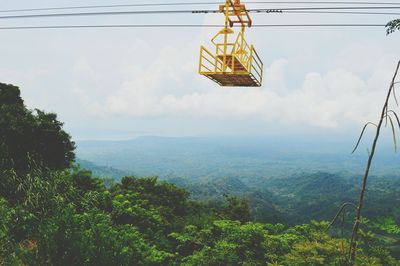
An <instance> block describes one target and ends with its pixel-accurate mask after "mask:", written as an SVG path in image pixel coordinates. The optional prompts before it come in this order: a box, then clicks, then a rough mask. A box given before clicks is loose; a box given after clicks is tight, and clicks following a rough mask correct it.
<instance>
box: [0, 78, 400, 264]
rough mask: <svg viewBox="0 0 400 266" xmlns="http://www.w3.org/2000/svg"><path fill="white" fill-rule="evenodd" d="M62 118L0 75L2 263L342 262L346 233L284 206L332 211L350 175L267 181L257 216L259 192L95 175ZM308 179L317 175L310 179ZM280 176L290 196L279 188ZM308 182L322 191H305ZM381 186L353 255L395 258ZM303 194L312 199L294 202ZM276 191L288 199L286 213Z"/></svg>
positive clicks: (374, 260)
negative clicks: (28, 101) (33, 106)
mask: <svg viewBox="0 0 400 266" xmlns="http://www.w3.org/2000/svg"><path fill="white" fill-rule="evenodd" d="M62 126H63V124H62V123H61V122H60V121H58V120H57V116H56V115H55V114H52V113H46V112H43V111H39V110H34V111H32V110H28V109H27V108H26V107H25V105H24V103H23V100H22V99H21V97H20V91H19V89H18V88H17V87H15V86H11V85H6V84H1V83H0V170H1V171H0V265H346V261H345V256H346V250H347V248H348V238H347V237H346V235H345V234H344V235H341V232H340V230H339V229H335V228H333V229H332V230H330V231H327V227H328V224H329V223H328V222H325V221H307V220H306V219H304V223H303V224H297V225H296V224H294V223H293V221H294V219H291V221H292V222H288V219H287V217H286V215H285V213H290V212H292V214H291V215H292V217H294V216H296V215H301V214H302V213H304V212H308V213H312V212H318V211H320V210H327V209H329V212H330V213H329V215H327V217H326V219H328V218H331V217H330V214H331V213H333V214H334V213H335V211H336V209H335V208H334V204H333V203H332V202H329V201H330V199H331V198H332V197H333V195H335V196H336V197H339V196H338V195H337V194H339V192H340V191H342V188H343V187H344V186H350V187H352V186H353V185H354V184H352V183H351V182H350V181H348V180H342V181H340V182H339V183H336V181H337V179H335V178H330V179H329V176H328V181H329V180H330V181H331V182H329V184H330V186H331V190H329V193H328V191H326V190H324V188H326V186H323V185H321V183H326V182H327V180H326V176H325V175H323V174H320V175H316V176H309V177H303V178H299V179H298V180H297V183H292V182H291V181H290V180H285V179H279V180H276V181H274V182H275V183H274V184H275V188H274V187H273V183H271V184H270V185H271V193H272V194H271V195H270V196H268V195H267V193H266V192H265V195H264V196H263V197H264V198H263V197H261V198H263V199H264V201H266V202H269V198H268V197H271V198H272V199H273V200H272V203H271V204H270V208H269V209H265V208H264V207H263V208H264V209H263V210H262V213H263V216H262V217H261V218H260V217H259V216H255V215H254V214H255V213H257V212H255V209H257V208H255V207H254V206H257V205H256V204H255V203H254V199H257V200H259V199H260V197H259V196H257V195H248V196H246V197H241V196H240V197H239V196H237V195H236V194H235V193H232V194H229V193H225V192H222V191H218V190H217V192H218V193H221V194H222V195H223V196H222V197H220V198H218V199H213V198H212V197H209V195H210V194H209V191H210V190H211V188H207V187H206V186H196V187H197V189H198V190H202V191H197V192H196V193H197V195H203V196H198V197H197V198H193V197H191V196H190V193H189V191H188V190H187V189H185V188H181V187H178V186H177V185H175V184H173V183H169V182H166V181H159V180H157V178H154V177H147V178H137V177H133V176H126V177H123V178H122V179H121V180H120V181H118V182H115V181H114V180H112V179H103V178H98V177H95V176H93V175H92V173H91V172H90V171H88V170H85V169H81V168H79V167H78V166H76V165H75V164H74V160H75V154H74V150H75V144H74V143H73V142H72V141H71V137H70V136H69V135H68V134H67V133H66V132H65V131H64V130H63V128H62ZM310 180H313V181H314V182H315V181H317V182H316V183H314V184H315V185H314V186H313V187H310V186H307V184H308V183H309V182H306V181H310ZM233 181H235V180H233ZM233 181H232V180H229V182H230V183H229V182H228V183H229V184H231V185H232V184H233V186H234V185H235V184H236V186H237V187H238V188H240V187H242V186H241V184H240V183H235V182H233ZM279 182H286V183H287V184H288V188H287V189H290V190H291V191H292V193H293V194H292V197H290V198H283V197H282V198H279V197H278V195H279V191H278V190H277V189H276V188H277V187H278V185H279ZM319 182H320V183H319ZM382 182H383V184H385V181H382ZM379 184H380V183H379V182H378V183H377V185H376V187H378V188H379V189H377V190H381V189H382V186H383V187H384V185H379ZM214 185H215V184H214ZM214 185H213V184H210V186H214ZM215 186H216V185H215ZM354 186H355V185H354ZM217 187H218V186H217ZM194 189H195V188H191V189H190V190H191V191H192V192H195V191H194ZM311 190H317V191H319V193H320V194H319V195H326V197H325V198H324V197H323V198H320V199H317V198H313V196H312V195H310V194H309V193H307V192H309V191H311ZM226 192H229V191H226ZM390 193H393V194H392V196H391V199H392V203H391V204H390V205H387V203H388V202H387V201H386V202H385V204H386V205H383V204H381V205H379V206H380V207H379V206H378V207H376V206H375V207H373V208H372V210H371V209H370V211H371V212H372V211H374V210H376V211H378V210H379V211H382V210H381V209H380V208H382V207H383V206H385V208H386V209H390V212H386V213H379V215H377V217H378V216H379V217H380V218H379V219H378V218H377V219H375V220H371V221H368V220H365V221H364V226H363V228H362V234H361V235H362V237H361V239H360V241H359V243H358V254H357V261H356V264H357V265H399V261H398V260H396V259H395V258H394V257H393V256H392V255H391V253H390V251H389V250H388V249H387V244H386V243H387V242H385V241H387V238H388V237H389V236H388V235H389V234H392V235H396V234H397V235H398V234H399V233H400V230H399V226H398V222H399V221H398V220H396V219H395V217H396V216H395V215H398V213H396V212H397V211H398V210H397V209H396V208H395V207H396V203H397V202H396V201H395V198H393V197H395V195H396V191H392V192H390ZM288 194H289V193H287V192H285V191H282V195H288ZM397 195H398V194H397ZM388 197H389V196H388ZM207 198H208V199H209V200H206V199H207ZM380 199H381V197H379V198H378V199H377V201H375V203H376V204H379V200H380ZM300 200H302V201H305V202H307V203H308V204H311V205H310V206H308V207H304V209H300V208H299V207H296V206H298V205H296V204H298V201H300ZM336 200H337V201H338V202H339V201H341V200H342V201H345V200H346V197H345V198H343V199H340V198H337V199H336ZM279 201H286V202H288V203H289V204H287V206H289V207H288V208H287V210H286V212H285V213H281V212H282V210H281V207H279V206H278V205H277V202H279ZM397 201H398V199H397ZM312 204H314V205H312ZM262 206H266V205H262ZM259 213H260V212H258V215H260V214H259ZM367 214H370V213H368V212H367ZM381 214H382V215H381ZM385 215H386V216H385ZM328 216H329V217H328ZM397 217H398V216H397ZM371 230H375V233H374V232H372V231H371ZM376 232H379V234H381V235H379V236H378V235H377V234H376ZM384 233H385V234H384ZM383 234H384V235H383ZM392 254H393V252H392Z"/></svg>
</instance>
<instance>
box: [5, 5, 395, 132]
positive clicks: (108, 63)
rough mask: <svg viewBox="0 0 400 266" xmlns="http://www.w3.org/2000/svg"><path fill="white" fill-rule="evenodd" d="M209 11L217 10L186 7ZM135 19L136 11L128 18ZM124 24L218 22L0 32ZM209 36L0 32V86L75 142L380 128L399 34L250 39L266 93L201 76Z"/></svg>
mask: <svg viewBox="0 0 400 266" xmlns="http://www.w3.org/2000/svg"><path fill="white" fill-rule="evenodd" d="M168 1H170V0H168ZM168 1H162V2H163V3H164V2H168ZM143 2H144V1H126V0H125V1H124V0H120V1H112V4H135V3H143ZM160 2H161V1H160ZM174 2H177V1H174ZM200 2H201V1H200ZM92 4H93V5H101V4H110V1H99V0H90V1H84V2H83V1H74V0H71V1H68V2H66V1H55V0H51V1H50V0H49V1H45V0H36V1H27V0H20V1H2V3H1V4H0V10H7V9H19V8H37V7H49V6H74V5H76V6H78V5H92ZM284 6H285V5H279V6H277V5H276V4H275V5H269V6H265V5H264V6H263V7H268V8H269V7H270V8H276V7H284ZM290 6H294V5H293V4H292V5H290ZM297 6H304V4H303V5H300V4H299V5H297ZM248 7H250V8H255V7H260V5H255V4H252V5H250V4H249V5H248ZM178 8H179V7H173V9H178ZM183 8H184V9H187V8H188V7H183ZM210 8H211V9H212V8H216V7H213V6H197V7H196V6H194V7H191V9H210ZM133 9H138V8H130V9H128V8H125V9H124V10H133ZM148 9H149V7H147V8H144V9H142V10H148ZM152 9H154V8H153V7H152ZM160 9H166V8H165V7H163V8H160ZM114 10H115V9H114ZM91 11H98V10H91ZM46 12H50V11H46ZM74 12H76V11H74ZM11 14H14V13H0V17H1V16H5V15H11ZM393 18H395V17H393V16H387V15H386V16H383V15H373V16H367V15H353V16H349V15H337V14H335V15H334V14H325V15H305V14H253V15H252V19H253V21H254V24H269V23H271V24H291V23H378V24H385V23H386V22H387V21H389V20H390V19H393ZM124 23H125V24H141V23H143V24H163V23H164V24H180V23H182V24H221V26H222V23H223V16H222V15H219V14H208V15H204V14H189V15H176V14H175V15H135V16H132V15H131V16H129V15H126V16H96V17H79V18H77V17H72V18H71V17H70V18H59V17H58V18H46V19H43V18H42V19H37V18H36V19H33V18H30V19H1V18H0V26H1V27H6V26H25V25H30V26H34V25H74V24H75V25H76V24H92V25H93V24H124ZM217 30H218V29H215V28H185V29H176V28H174V29H165V28H163V29H160V28H157V29H149V28H146V29H138V28H127V29H115V28H114V29H46V30H44V29H43V30H14V31H11V30H9V31H6V30H0V40H1V46H0V47H1V49H0V82H3V83H11V84H14V85H17V86H19V87H20V89H21V92H22V97H23V98H24V100H25V103H26V105H27V106H28V107H29V108H31V109H34V108H38V109H42V110H46V111H49V112H56V113H57V114H58V116H59V119H60V120H61V121H63V122H65V129H66V130H67V131H68V132H69V133H70V134H71V135H72V136H73V138H74V139H75V140H98V139H107V140H120V139H130V138H134V137H137V136H143V135H157V136H214V135H217V136H221V135H246V136H255V135H257V136H260V135H263V136H268V135H285V134H288V135H298V136H300V135H303V136H304V135H313V134H316V135H318V134H331V135H337V136H347V135H349V136H355V132H357V133H358V132H359V130H360V129H361V128H362V126H363V124H364V123H365V122H367V121H376V120H377V119H378V118H379V114H380V109H381V106H382V104H383V101H384V98H385V95H386V92H387V89H388V87H389V83H390V80H391V77H392V76H393V73H394V69H395V66H396V63H397V61H398V60H399V59H400V32H397V33H394V34H392V35H389V36H386V33H385V29H384V28H301V27H299V28H251V29H249V30H247V32H246V36H247V41H248V42H249V43H252V44H254V46H255V49H256V50H257V52H258V54H259V55H260V56H261V58H262V60H263V63H264V68H265V69H264V82H263V86H262V87H261V88H222V87H219V86H218V85H216V84H214V83H213V82H212V81H210V80H208V79H207V78H205V77H202V76H200V75H199V74H198V73H197V68H198V58H199V48H200V45H205V46H207V47H209V48H211V43H210V39H211V38H212V37H213V35H214V34H215V33H216V31H217ZM392 104H393V102H392Z"/></svg>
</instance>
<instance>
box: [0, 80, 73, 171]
mask: <svg viewBox="0 0 400 266" xmlns="http://www.w3.org/2000/svg"><path fill="white" fill-rule="evenodd" d="M62 126H63V123H61V122H59V121H58V120H57V115H56V114H53V113H45V112H43V111H39V110H35V111H31V110H28V109H27V108H26V106H25V105H24V101H23V100H22V99H21V96H20V90H19V88H18V87H16V86H13V85H8V84H3V83H0V169H3V170H4V169H13V170H15V171H16V172H17V173H22V174H23V173H26V172H27V171H28V169H29V167H30V164H31V163H32V162H35V163H36V164H37V165H40V166H43V167H46V168H49V169H53V170H60V169H65V168H68V167H70V166H71V163H72V162H73V160H74V159H75V154H74V149H75V144H74V142H73V141H72V140H71V137H70V135H68V134H67V133H66V132H65V131H64V130H63V129H62Z"/></svg>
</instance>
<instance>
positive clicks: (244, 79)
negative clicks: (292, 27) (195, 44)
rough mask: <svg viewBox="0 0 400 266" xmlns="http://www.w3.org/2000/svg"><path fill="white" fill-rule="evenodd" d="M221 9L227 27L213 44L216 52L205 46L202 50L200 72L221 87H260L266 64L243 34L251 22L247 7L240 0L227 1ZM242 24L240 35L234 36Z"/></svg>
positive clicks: (213, 40) (215, 38)
mask: <svg viewBox="0 0 400 266" xmlns="http://www.w3.org/2000/svg"><path fill="white" fill-rule="evenodd" d="M219 10H220V11H221V13H224V14H225V27H224V28H223V29H222V30H220V31H219V32H218V33H217V34H216V35H215V36H214V38H212V40H211V42H212V43H213V44H214V46H215V53H212V52H210V51H209V50H207V49H206V48H205V47H204V46H201V48H200V63H199V73H200V75H203V76H206V77H208V78H209V79H211V80H213V81H214V82H216V83H218V84H219V85H220V86H230V87H260V86H261V83H262V76H263V63H262V62H261V59H260V57H259V56H258V54H257V52H256V51H255V50H254V47H253V45H249V44H248V43H247V42H246V40H245V38H244V32H245V28H246V27H249V28H250V27H251V24H252V21H251V19H250V16H249V13H248V12H247V10H246V7H245V5H243V4H241V3H240V0H234V1H233V0H226V3H225V5H220V7H219ZM236 24H240V26H241V32H240V33H239V34H238V35H237V36H236V38H235V36H234V31H233V29H232V28H233V27H234V26H235V25H236Z"/></svg>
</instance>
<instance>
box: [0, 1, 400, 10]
mask: <svg viewBox="0 0 400 266" xmlns="http://www.w3.org/2000/svg"><path fill="white" fill-rule="evenodd" d="M220 3H221V2H175V3H174V2H173V3H142V4H114V5H86V6H63V7H42V8H24V9H7V10H0V13H8V12H30V11H51V10H73V9H97V8H119V7H150V6H151V7H156V6H187V5H218V4H220ZM245 3H246V4H307V5H310V4H320V5H324V4H341V5H400V3H396V2H349V1H246V2H245Z"/></svg>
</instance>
